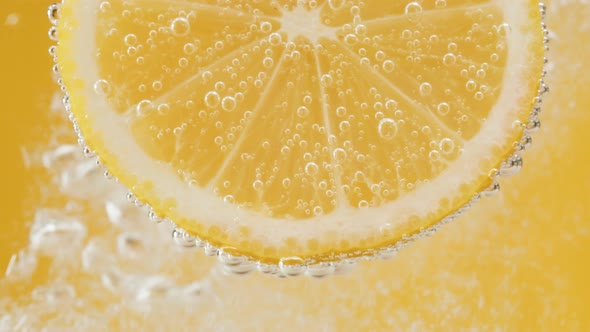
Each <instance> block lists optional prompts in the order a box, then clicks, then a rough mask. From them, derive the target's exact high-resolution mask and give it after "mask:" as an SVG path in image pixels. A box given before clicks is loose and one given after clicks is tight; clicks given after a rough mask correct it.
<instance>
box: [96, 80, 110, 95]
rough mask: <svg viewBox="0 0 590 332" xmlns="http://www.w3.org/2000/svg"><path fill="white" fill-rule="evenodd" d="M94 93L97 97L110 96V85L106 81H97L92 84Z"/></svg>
mask: <svg viewBox="0 0 590 332" xmlns="http://www.w3.org/2000/svg"><path fill="white" fill-rule="evenodd" d="M94 92H95V93H96V94H97V95H99V96H108V95H110V94H111V84H110V83H109V82H108V81H107V80H98V81H96V82H94Z"/></svg>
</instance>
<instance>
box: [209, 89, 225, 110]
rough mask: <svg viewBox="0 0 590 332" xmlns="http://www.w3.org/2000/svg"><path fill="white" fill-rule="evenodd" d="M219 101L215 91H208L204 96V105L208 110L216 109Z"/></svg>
mask: <svg viewBox="0 0 590 332" xmlns="http://www.w3.org/2000/svg"><path fill="white" fill-rule="evenodd" d="M220 101H221V97H220V96H219V93H217V92H215V91H209V92H207V93H206V94H205V105H207V106H208V107H210V108H215V107H217V106H218V105H219V102H220Z"/></svg>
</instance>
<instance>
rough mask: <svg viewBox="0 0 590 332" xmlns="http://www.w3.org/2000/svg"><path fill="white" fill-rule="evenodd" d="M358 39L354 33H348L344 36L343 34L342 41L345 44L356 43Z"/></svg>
mask: <svg viewBox="0 0 590 332" xmlns="http://www.w3.org/2000/svg"><path fill="white" fill-rule="evenodd" d="M358 41H359V39H358V37H357V36H356V35H355V34H352V33H350V34H348V35H346V36H344V42H345V43H346V44H347V45H355V44H356V43H358Z"/></svg>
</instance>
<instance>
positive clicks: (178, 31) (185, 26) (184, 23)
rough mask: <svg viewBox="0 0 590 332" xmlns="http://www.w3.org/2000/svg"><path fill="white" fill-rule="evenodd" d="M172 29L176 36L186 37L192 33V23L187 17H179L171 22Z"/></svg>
mask: <svg viewBox="0 0 590 332" xmlns="http://www.w3.org/2000/svg"><path fill="white" fill-rule="evenodd" d="M170 29H171V30H172V34H173V35H175V36H176V37H184V36H186V35H188V34H189V33H190V31H191V24H190V22H189V21H188V20H187V19H186V18H184V17H177V18H175V19H174V20H173V21H172V23H171V24H170Z"/></svg>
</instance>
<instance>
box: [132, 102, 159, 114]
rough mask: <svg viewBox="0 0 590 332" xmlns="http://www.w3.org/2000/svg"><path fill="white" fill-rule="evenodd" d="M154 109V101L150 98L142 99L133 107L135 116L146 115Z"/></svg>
mask: <svg viewBox="0 0 590 332" xmlns="http://www.w3.org/2000/svg"><path fill="white" fill-rule="evenodd" d="M154 109H155V107H154V103H152V101H151V100H147V99H144V100H142V101H140V102H139V103H137V106H136V107H135V112H136V114H137V116H146V115H148V114H150V113H151V112H152V111H153V110H154Z"/></svg>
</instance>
